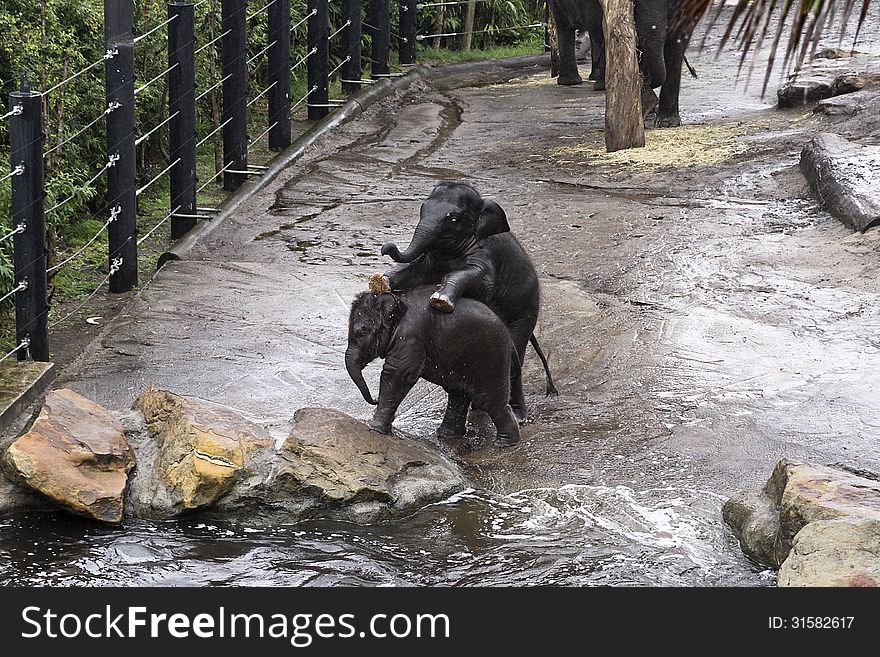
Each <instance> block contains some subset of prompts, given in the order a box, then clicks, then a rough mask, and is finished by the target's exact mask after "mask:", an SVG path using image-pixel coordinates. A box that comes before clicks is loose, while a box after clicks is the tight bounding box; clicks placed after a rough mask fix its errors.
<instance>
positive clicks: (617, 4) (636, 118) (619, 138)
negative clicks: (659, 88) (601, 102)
mask: <svg viewBox="0 0 880 657" xmlns="http://www.w3.org/2000/svg"><path fill="white" fill-rule="evenodd" d="M601 2H602V9H603V12H602V13H603V19H602V29H603V31H604V32H605V84H606V91H605V148H606V150H607V151H608V152H609V153H612V152H614V151H619V150H623V149H625V148H638V147H643V146H644V145H645V124H644V119H643V118H642V96H641V94H642V76H641V73H640V72H639V60H638V56H637V54H636V44H637V39H636V26H635V18H634V16H633V2H632V0H601Z"/></svg>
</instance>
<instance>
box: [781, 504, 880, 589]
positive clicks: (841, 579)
mask: <svg viewBox="0 0 880 657" xmlns="http://www.w3.org/2000/svg"><path fill="white" fill-rule="evenodd" d="M878 555H880V521H877V520H864V519H858V520H856V519H852V518H838V519H836V520H816V521H815V522H811V523H809V524H807V525H805V526H804V528H803V529H801V530H800V531H799V532H798V533H797V535H796V536H795V539H794V544H793V546H792V549H791V552H790V553H789V555H788V558H787V559H786V560H785V561H784V562H783V563H782V566H781V567H780V569H779V577H778V579H777V584H778V585H779V586H878V585H880V556H878Z"/></svg>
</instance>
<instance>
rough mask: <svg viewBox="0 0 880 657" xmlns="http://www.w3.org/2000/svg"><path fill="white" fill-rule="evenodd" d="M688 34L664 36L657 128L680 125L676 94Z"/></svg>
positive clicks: (679, 90) (678, 88)
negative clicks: (663, 65)
mask: <svg viewBox="0 0 880 657" xmlns="http://www.w3.org/2000/svg"><path fill="white" fill-rule="evenodd" d="M689 39H690V34H689V33H688V34H681V33H677V32H670V33H669V35H668V37H667V38H666V44H665V45H664V48H663V54H664V57H665V60H666V80H665V81H664V83H663V86H662V87H661V89H660V104H659V107H658V108H657V121H656V125H657V127H658V128H677V127H678V126H680V125H681V117H680V116H679V114H678V96H679V93H680V92H681V67H682V64H683V63H684V51H685V49H686V48H687V43H688V40H689Z"/></svg>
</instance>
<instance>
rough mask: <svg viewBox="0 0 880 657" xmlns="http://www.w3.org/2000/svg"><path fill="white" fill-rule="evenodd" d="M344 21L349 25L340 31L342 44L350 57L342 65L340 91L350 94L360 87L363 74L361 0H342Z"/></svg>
mask: <svg viewBox="0 0 880 657" xmlns="http://www.w3.org/2000/svg"><path fill="white" fill-rule="evenodd" d="M345 21H349V26H348V27H347V28H345V30H344V31H343V33H342V44H343V48H344V49H345V54H346V55H347V56H350V57H351V59H349V60H348V61H347V62H345V63H344V64H343V65H342V69H341V72H342V91H344V92H345V93H347V94H351V93H354V92H355V91H357V90H358V89H360V88H361V85H360V82H359V80H360V79H361V76H362V75H363V64H362V63H361V57H362V56H363V54H362V51H361V40H362V39H363V34H362V33H361V31H362V30H363V26H362V25H361V0H342V22H343V23H344V22H345Z"/></svg>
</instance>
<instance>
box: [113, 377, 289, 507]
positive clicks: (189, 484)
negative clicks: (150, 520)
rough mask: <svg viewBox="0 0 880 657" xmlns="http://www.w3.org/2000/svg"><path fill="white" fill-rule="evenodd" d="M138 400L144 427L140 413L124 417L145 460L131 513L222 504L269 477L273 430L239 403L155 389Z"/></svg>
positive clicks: (135, 482) (140, 457)
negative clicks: (235, 406) (238, 409)
mask: <svg viewBox="0 0 880 657" xmlns="http://www.w3.org/2000/svg"><path fill="white" fill-rule="evenodd" d="M135 408H136V409H138V410H140V411H141V413H143V418H144V420H145V422H146V432H143V431H138V429H139V428H140V427H138V418H137V416H133V417H127V418H125V421H126V424H127V425H129V426H128V428H129V435H131V436H133V439H132V442H133V444H134V445H135V448H136V449H137V451H138V462H139V464H140V466H139V468H138V472H137V475H136V477H134V479H133V481H132V486H131V504H132V513H133V514H135V515H139V516H146V517H157V518H163V517H173V516H176V515H179V514H181V513H183V512H186V511H192V510H195V509H204V508H208V507H212V508H223V507H224V505H227V506H228V505H229V504H231V503H232V502H233V501H234V499H237V497H238V495H241V494H244V493H245V491H246V490H247V489H249V488H251V487H255V486H256V487H259V486H261V485H262V484H264V483H265V481H266V479H267V478H268V476H269V472H270V471H271V462H272V460H273V457H274V443H273V441H272V438H271V437H270V436H269V435H268V433H267V432H266V431H265V430H264V429H262V428H261V427H259V426H257V425H256V424H254V423H252V422H250V421H248V420H246V419H245V418H243V417H241V416H240V415H238V414H237V413H235V412H234V411H231V410H229V409H227V408H223V407H221V406H218V405H215V404H211V403H208V402H205V401H201V400H195V399H190V398H185V397H181V396H179V395H175V394H174V393H171V392H167V391H164V390H155V389H151V390H147V391H146V392H144V393H143V394H141V396H140V397H138V398H137V400H136V401H135ZM144 433H146V435H144ZM135 436H137V437H135ZM233 491H236V492H237V495H232V497H233V499H226V498H228V497H229V496H230V495H231V494H233Z"/></svg>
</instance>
